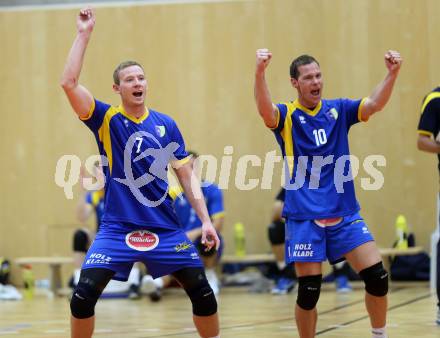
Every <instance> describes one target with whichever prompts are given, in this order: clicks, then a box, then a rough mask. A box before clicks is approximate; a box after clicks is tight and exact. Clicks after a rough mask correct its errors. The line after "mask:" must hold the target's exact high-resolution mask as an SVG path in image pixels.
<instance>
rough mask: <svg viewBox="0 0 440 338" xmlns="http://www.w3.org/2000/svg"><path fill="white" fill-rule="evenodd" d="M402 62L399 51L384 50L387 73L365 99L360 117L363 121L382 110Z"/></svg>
mask: <svg viewBox="0 0 440 338" xmlns="http://www.w3.org/2000/svg"><path fill="white" fill-rule="evenodd" d="M402 62H403V60H402V58H401V56H400V53H399V52H396V51H393V50H389V51H388V52H386V54H385V66H386V67H387V69H388V73H387V75H386V76H385V79H384V80H383V81H382V82H381V83H379V84H378V85H377V87H376V88H375V89H374V90H373V92H372V93H371V94H370V96H369V97H367V99H366V100H365V102H364V104H363V106H362V110H361V118H362V120H363V121H366V120H368V119H369V117H370V116H371V115H373V114H374V113H375V112H378V111H380V110H382V109H383V108H384V107H385V105H386V104H387V102H388V100H389V99H390V96H391V93H392V92H393V87H394V83H395V82H396V79H397V76H398V75H399V70H400V66H401V65H402Z"/></svg>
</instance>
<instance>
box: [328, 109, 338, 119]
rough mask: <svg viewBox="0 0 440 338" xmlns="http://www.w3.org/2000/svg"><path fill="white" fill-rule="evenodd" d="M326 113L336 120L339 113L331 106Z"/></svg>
mask: <svg viewBox="0 0 440 338" xmlns="http://www.w3.org/2000/svg"><path fill="white" fill-rule="evenodd" d="M327 115H328V116H330V117H331V118H333V119H335V121H336V120H337V119H338V116H339V113H338V111H337V110H336V109H335V108H332V109H330V110H329V111H328V112H327Z"/></svg>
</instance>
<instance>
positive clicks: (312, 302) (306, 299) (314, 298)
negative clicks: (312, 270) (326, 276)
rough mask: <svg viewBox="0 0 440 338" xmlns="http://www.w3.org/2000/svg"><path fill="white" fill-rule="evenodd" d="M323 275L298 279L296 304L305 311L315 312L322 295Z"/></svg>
mask: <svg viewBox="0 0 440 338" xmlns="http://www.w3.org/2000/svg"><path fill="white" fill-rule="evenodd" d="M321 282H322V275H313V276H304V277H299V278H298V297H297V299H296V304H298V306H299V307H300V308H301V309H303V310H313V309H314V308H315V306H316V303H318V299H319V294H320V293H321Z"/></svg>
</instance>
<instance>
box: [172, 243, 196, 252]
mask: <svg viewBox="0 0 440 338" xmlns="http://www.w3.org/2000/svg"><path fill="white" fill-rule="evenodd" d="M192 246H193V245H192V243H189V242H183V243H179V244H177V245H176V246H175V247H174V250H176V252H181V251H185V250H188V249H189V248H191V247H192Z"/></svg>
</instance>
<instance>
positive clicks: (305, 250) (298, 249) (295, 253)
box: [289, 243, 313, 257]
mask: <svg viewBox="0 0 440 338" xmlns="http://www.w3.org/2000/svg"><path fill="white" fill-rule="evenodd" d="M289 256H290V257H313V250H312V244H310V243H307V244H306V243H304V244H303V243H300V244H295V247H294V248H293V250H291V246H290V245H289Z"/></svg>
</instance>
